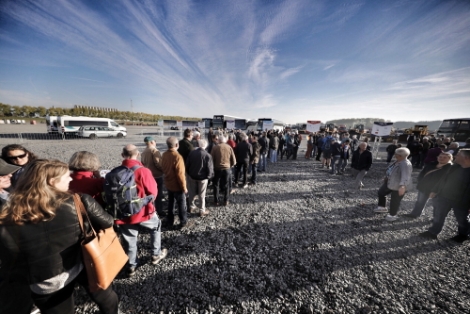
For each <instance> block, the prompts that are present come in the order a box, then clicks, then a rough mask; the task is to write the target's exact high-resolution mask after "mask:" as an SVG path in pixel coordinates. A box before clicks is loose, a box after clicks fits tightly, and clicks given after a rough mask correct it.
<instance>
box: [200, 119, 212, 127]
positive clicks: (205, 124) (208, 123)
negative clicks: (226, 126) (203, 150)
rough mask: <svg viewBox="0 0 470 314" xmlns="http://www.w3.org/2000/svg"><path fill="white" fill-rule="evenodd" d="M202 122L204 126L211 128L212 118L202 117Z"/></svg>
mask: <svg viewBox="0 0 470 314" xmlns="http://www.w3.org/2000/svg"><path fill="white" fill-rule="evenodd" d="M201 120H202V122H204V128H205V129H208V128H212V118H202V119H201Z"/></svg>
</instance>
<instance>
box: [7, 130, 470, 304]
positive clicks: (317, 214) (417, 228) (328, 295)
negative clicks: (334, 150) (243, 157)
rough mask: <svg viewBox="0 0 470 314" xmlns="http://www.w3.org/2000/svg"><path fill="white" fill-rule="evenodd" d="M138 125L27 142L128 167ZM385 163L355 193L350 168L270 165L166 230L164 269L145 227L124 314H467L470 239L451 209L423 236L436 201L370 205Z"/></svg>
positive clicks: (52, 153) (48, 153)
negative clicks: (458, 236)
mask: <svg viewBox="0 0 470 314" xmlns="http://www.w3.org/2000/svg"><path fill="white" fill-rule="evenodd" d="M145 132H148V133H149V134H150V133H152V132H151V131H149V130H146V131H144V133H145ZM130 134H131V135H129V136H128V138H127V139H121V140H118V139H112V140H96V141H91V140H67V141H37V140H36V141H35V140H27V141H25V142H24V143H23V144H24V145H25V146H26V147H28V148H29V149H31V150H32V151H33V152H35V153H37V154H38V155H39V156H40V157H47V158H57V159H61V160H64V161H67V160H68V158H70V156H71V155H72V154H73V152H75V151H78V150H89V151H92V152H95V153H97V154H98V155H99V157H100V159H101V161H102V163H103V168H105V169H106V168H107V169H109V168H112V167H114V166H116V165H119V164H120V160H121V159H120V150H121V149H122V147H123V146H124V144H126V143H135V144H137V145H139V147H142V148H143V144H141V141H142V139H143V137H142V131H141V130H140V131H139V130H137V129H136V130H133V131H131V132H130ZM144 135H145V134H144ZM10 142H11V141H10ZM10 142H9V141H8V140H7V139H2V140H1V141H0V144H2V145H5V144H8V143H10ZM159 142H160V143H163V138H159ZM159 146H160V148H161V150H162V151H164V150H165V149H164V148H163V146H162V145H161V144H160V145H159ZM385 146H386V144H383V145H382V147H381V153H380V154H379V156H382V157H384V153H383V151H384V147H385ZM301 150H302V149H301ZM299 156H303V153H302V152H300V153H299ZM385 166H386V164H385V163H384V162H383V161H376V162H375V163H374V165H373V168H372V170H371V171H370V173H369V174H368V176H367V177H366V179H365V181H364V184H365V188H364V189H363V190H361V191H358V190H355V189H353V187H352V185H351V182H352V181H353V178H352V177H351V176H350V175H349V173H347V174H346V175H344V176H330V175H329V174H328V173H327V171H326V169H320V168H319V163H317V162H314V161H311V160H305V159H304V158H303V157H299V160H296V161H292V160H289V161H285V160H283V161H279V162H278V163H277V164H268V171H267V172H266V173H262V174H260V175H259V183H258V184H257V185H256V186H253V187H250V188H248V189H237V190H236V193H235V194H233V195H232V196H231V203H230V205H228V206H226V207H217V208H215V207H209V210H210V211H211V214H210V215H209V216H207V217H204V218H199V217H198V216H197V215H194V214H191V215H190V217H191V218H190V219H193V220H194V221H195V226H194V227H192V228H191V229H189V230H184V231H164V232H163V233H162V245H163V247H166V248H168V249H169V254H168V257H167V258H166V259H165V260H163V261H162V262H161V263H160V264H158V265H156V266H154V265H152V264H151V263H150V259H151V255H150V252H149V245H148V243H149V238H150V237H149V234H147V233H145V231H143V232H142V234H141V235H140V238H139V241H140V242H139V258H140V259H141V262H142V265H141V267H139V268H138V272H137V275H136V276H135V277H133V278H131V279H126V278H124V277H123V276H119V277H118V278H117V279H116V280H115V282H114V287H115V290H116V292H117V293H118V294H119V296H120V298H121V304H120V307H121V310H122V312H123V313H468V309H469V307H470V281H469V279H470V275H469V272H468V265H469V262H468V261H469V257H470V253H469V243H468V242H467V243H465V244H463V245H457V244H455V243H453V242H451V241H448V240H447V239H448V238H450V237H452V236H453V235H455V233H456V230H457V227H456V222H455V218H454V217H453V216H450V217H449V219H448V220H447V223H446V226H445V228H444V230H443V232H442V233H441V234H440V236H439V240H437V241H435V240H427V239H422V238H420V237H417V234H418V233H419V232H421V231H424V230H425V229H426V227H427V226H428V225H429V223H430V220H431V218H432V213H431V211H432V208H431V206H430V205H428V207H427V208H426V214H425V215H424V216H422V217H421V218H419V219H416V220H406V219H405V218H402V219H400V220H398V221H396V222H393V223H389V222H386V221H385V220H384V217H385V214H374V212H373V209H374V208H375V207H376V206H377V200H376V199H377V198H376V194H377V189H378V187H379V186H380V184H381V178H382V176H383V174H384V170H385ZM417 174H418V172H414V173H413V176H414V177H416V176H417ZM415 199H416V192H415V191H410V192H408V193H407V194H406V196H405V198H404V199H403V201H402V206H401V211H400V213H399V214H403V213H405V212H409V211H411V209H412V207H413V205H414V201H415ZM210 201H211V199H210ZM209 204H210V202H209ZM76 303H77V313H95V312H96V311H97V309H96V307H95V306H94V304H93V303H92V302H90V301H89V299H88V298H87V297H86V296H84V293H83V290H80V289H77V298H76Z"/></svg>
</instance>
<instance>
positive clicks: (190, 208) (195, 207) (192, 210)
mask: <svg viewBox="0 0 470 314" xmlns="http://www.w3.org/2000/svg"><path fill="white" fill-rule="evenodd" d="M196 210H197V206H191V207H189V213H190V214H192V213H194V212H196Z"/></svg>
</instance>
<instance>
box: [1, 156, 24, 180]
mask: <svg viewBox="0 0 470 314" xmlns="http://www.w3.org/2000/svg"><path fill="white" fill-rule="evenodd" d="M20 168H21V167H18V166H15V165H10V164H9V163H7V162H6V161H5V160H3V159H0V176H6V175H7V174H10V173H13V172H15V171H16V170H18V169H20Z"/></svg>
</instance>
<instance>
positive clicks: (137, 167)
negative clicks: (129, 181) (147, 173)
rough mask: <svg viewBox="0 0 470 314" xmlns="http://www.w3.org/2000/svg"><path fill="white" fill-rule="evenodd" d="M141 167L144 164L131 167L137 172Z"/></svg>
mask: <svg viewBox="0 0 470 314" xmlns="http://www.w3.org/2000/svg"><path fill="white" fill-rule="evenodd" d="M139 168H142V166H140V165H135V166H134V167H132V168H129V169H131V170H132V171H134V172H135V171H136V170H137V169H139Z"/></svg>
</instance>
